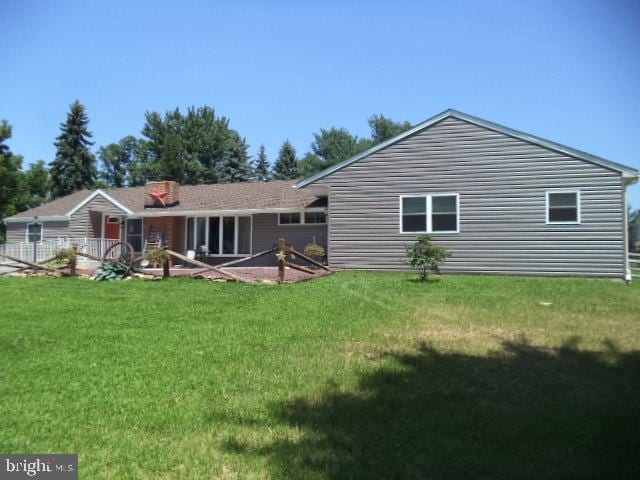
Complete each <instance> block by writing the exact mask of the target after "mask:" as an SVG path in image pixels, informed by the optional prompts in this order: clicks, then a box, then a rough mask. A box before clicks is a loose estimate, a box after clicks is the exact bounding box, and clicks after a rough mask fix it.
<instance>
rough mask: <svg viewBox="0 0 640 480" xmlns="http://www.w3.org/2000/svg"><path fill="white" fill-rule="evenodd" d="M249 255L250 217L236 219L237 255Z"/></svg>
mask: <svg viewBox="0 0 640 480" xmlns="http://www.w3.org/2000/svg"><path fill="white" fill-rule="evenodd" d="M250 253H251V217H238V254H245V255H248V254H250Z"/></svg>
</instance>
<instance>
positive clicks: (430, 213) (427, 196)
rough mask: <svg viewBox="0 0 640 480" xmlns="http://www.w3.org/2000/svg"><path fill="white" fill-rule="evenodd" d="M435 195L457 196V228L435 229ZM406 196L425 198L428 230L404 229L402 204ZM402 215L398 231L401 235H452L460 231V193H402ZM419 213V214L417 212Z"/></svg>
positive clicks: (400, 209)
mask: <svg viewBox="0 0 640 480" xmlns="http://www.w3.org/2000/svg"><path fill="white" fill-rule="evenodd" d="M433 197H455V199H456V229H455V230H438V231H434V230H433V200H432V199H433ZM405 198H424V199H425V202H426V205H425V208H426V212H425V215H426V216H427V221H426V230H424V231H418V232H405V231H403V230H402V217H403V215H404V212H403V208H402V204H403V199H405ZM399 211H400V216H399V225H398V232H399V233H400V235H423V234H425V233H427V234H429V235H451V234H458V233H460V194H459V193H453V192H444V193H412V194H406V195H400V208H399ZM416 215H418V214H416Z"/></svg>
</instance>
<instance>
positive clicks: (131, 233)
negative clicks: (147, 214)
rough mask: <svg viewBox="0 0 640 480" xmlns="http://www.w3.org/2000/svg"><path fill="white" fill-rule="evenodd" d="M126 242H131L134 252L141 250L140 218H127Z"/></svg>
mask: <svg viewBox="0 0 640 480" xmlns="http://www.w3.org/2000/svg"><path fill="white" fill-rule="evenodd" d="M127 242H129V243H130V244H131V246H132V247H133V250H134V251H136V252H141V251H142V219H141V218H129V219H127Z"/></svg>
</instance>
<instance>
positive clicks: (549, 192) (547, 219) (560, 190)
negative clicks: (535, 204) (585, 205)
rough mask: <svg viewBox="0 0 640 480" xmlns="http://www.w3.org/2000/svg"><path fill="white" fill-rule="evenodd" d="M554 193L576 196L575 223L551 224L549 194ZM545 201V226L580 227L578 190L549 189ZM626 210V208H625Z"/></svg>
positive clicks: (580, 203) (580, 216)
mask: <svg viewBox="0 0 640 480" xmlns="http://www.w3.org/2000/svg"><path fill="white" fill-rule="evenodd" d="M554 193H575V194H576V210H577V212H576V213H577V215H576V218H577V221H569V222H552V221H550V220H549V194H554ZM545 194H546V201H545V207H544V211H545V223H546V224H547V225H580V223H582V200H581V198H580V190H578V189H575V188H573V189H553V188H552V189H550V190H547V191H546V192H545ZM625 208H626V207H625Z"/></svg>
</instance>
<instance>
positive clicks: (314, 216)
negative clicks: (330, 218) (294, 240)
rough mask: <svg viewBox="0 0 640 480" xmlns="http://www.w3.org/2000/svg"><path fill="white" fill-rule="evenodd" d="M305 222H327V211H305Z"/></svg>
mask: <svg viewBox="0 0 640 480" xmlns="http://www.w3.org/2000/svg"><path fill="white" fill-rule="evenodd" d="M304 223H315V224H323V223H327V212H304Z"/></svg>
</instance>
